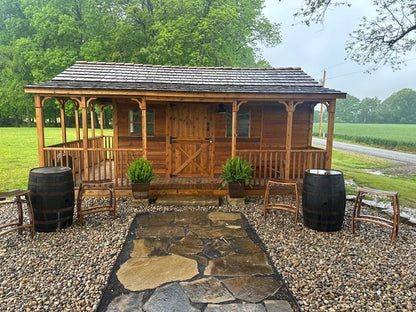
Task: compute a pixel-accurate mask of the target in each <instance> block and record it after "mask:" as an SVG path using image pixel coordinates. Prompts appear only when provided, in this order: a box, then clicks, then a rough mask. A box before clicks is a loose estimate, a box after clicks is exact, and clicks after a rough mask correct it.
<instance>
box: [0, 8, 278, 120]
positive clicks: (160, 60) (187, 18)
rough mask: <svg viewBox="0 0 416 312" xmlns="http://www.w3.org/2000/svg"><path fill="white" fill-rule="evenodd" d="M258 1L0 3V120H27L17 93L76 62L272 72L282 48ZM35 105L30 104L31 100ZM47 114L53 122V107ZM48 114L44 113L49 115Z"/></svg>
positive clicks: (275, 26)
mask: <svg viewBox="0 0 416 312" xmlns="http://www.w3.org/2000/svg"><path fill="white" fill-rule="evenodd" d="M263 5H264V0H135V1H131V0H0V79H1V80H0V81H1V83H0V95H2V96H1V97H0V120H2V119H4V118H6V119H7V118H9V117H13V119H14V120H16V123H20V122H21V121H22V120H24V119H29V120H30V116H33V106H32V105H30V108H28V106H27V104H26V103H27V102H30V101H28V98H27V95H25V94H24V93H23V91H22V89H23V86H24V85H26V84H32V83H38V82H41V81H46V80H49V79H51V78H52V77H54V76H55V75H57V74H58V73H59V72H61V71H63V70H64V69H65V68H68V67H69V66H70V65H72V64H73V63H74V62H75V61H77V60H87V61H97V62H98V61H100V62H126V63H149V64H162V65H188V66H232V67H259V66H262V67H264V66H270V65H269V64H268V63H267V62H266V61H265V60H264V59H262V58H261V56H260V50H259V48H258V45H259V43H263V44H264V45H266V46H275V45H277V44H278V43H279V42H280V33H279V25H278V24H275V23H271V22H270V21H269V20H268V19H266V18H265V17H264V15H263V14H262V8H263ZM32 103H33V102H32ZM49 108H51V109H50V110H45V119H48V118H49V119H54V118H55V116H56V111H57V109H58V105H57V103H55V105H50V107H49ZM48 114H50V115H48Z"/></svg>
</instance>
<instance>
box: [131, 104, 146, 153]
mask: <svg viewBox="0 0 416 312" xmlns="http://www.w3.org/2000/svg"><path fill="white" fill-rule="evenodd" d="M132 100H133V101H135V102H137V104H139V108H140V109H141V111H142V149H143V158H144V159H147V111H146V98H142V99H138V98H132Z"/></svg>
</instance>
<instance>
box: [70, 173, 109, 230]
mask: <svg viewBox="0 0 416 312" xmlns="http://www.w3.org/2000/svg"><path fill="white" fill-rule="evenodd" d="M101 188H104V189H105V188H107V189H108V191H109V198H108V204H102V205H95V206H90V207H83V205H82V204H83V199H84V195H85V192H86V191H87V190H91V189H101ZM116 206H117V203H116V195H115V192H114V184H113V181H112V180H110V179H104V180H94V181H82V182H81V184H80V186H79V190H78V196H77V215H78V220H79V223H80V224H81V225H83V222H84V216H85V215H88V214H92V213H97V212H104V211H108V212H109V213H110V215H112V216H113V219H115V218H116Z"/></svg>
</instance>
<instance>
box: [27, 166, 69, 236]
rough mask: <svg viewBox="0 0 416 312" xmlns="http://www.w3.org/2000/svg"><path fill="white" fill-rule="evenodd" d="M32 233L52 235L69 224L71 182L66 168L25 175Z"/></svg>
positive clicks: (39, 169)
mask: <svg viewBox="0 0 416 312" xmlns="http://www.w3.org/2000/svg"><path fill="white" fill-rule="evenodd" d="M28 188H29V190H30V199H31V201H32V206H33V214H34V221H35V231H37V232H53V231H56V230H59V229H62V228H66V227H68V226H70V225H71V224H72V221H73V215H74V181H73V178H72V170H71V168H69V167H39V168H35V169H32V170H31V171H30V173H29V186H28Z"/></svg>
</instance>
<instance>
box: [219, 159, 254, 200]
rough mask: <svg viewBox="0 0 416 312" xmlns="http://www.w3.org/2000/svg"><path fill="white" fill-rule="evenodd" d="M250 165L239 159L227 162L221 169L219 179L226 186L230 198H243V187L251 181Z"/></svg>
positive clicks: (251, 170)
mask: <svg viewBox="0 0 416 312" xmlns="http://www.w3.org/2000/svg"><path fill="white" fill-rule="evenodd" d="M252 172H253V168H251V163H250V162H249V161H247V160H243V159H241V158H240V157H234V158H230V159H228V160H227V162H226V163H225V164H224V165H223V167H222V174H221V177H222V179H223V180H224V182H225V183H227V186H228V195H229V196H230V197H237V198H238V197H244V185H245V184H246V183H248V182H249V181H250V180H251V173H252Z"/></svg>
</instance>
